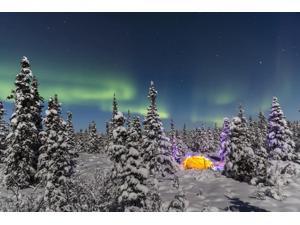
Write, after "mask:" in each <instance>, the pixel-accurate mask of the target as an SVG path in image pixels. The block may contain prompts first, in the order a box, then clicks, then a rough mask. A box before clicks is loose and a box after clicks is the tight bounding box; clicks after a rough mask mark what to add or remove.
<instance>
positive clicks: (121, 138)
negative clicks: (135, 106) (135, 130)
mask: <svg viewBox="0 0 300 225" xmlns="http://www.w3.org/2000/svg"><path fill="white" fill-rule="evenodd" d="M112 122H113V125H114V126H113V127H114V129H113V130H112V139H111V141H110V143H109V147H108V149H109V152H110V153H111V154H110V156H111V160H112V161H113V162H114V163H116V164H117V165H118V163H119V162H120V158H121V155H122V154H124V152H125V151H126V140H127V130H126V128H125V127H124V124H125V118H124V116H123V114H122V113H121V112H117V113H116V115H115V116H114V118H113V121H112ZM115 169H116V171H115V172H116V173H117V172H119V169H121V168H118V167H116V168H115Z"/></svg>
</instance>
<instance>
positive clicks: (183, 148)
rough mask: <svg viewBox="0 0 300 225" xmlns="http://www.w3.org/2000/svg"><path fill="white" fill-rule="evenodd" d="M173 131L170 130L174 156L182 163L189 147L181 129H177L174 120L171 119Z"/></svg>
mask: <svg viewBox="0 0 300 225" xmlns="http://www.w3.org/2000/svg"><path fill="white" fill-rule="evenodd" d="M170 125H171V131H170V141H171V145H172V156H173V158H174V159H175V161H176V162H178V163H181V161H182V160H183V159H184V157H185V155H186V153H187V150H188V147H187V145H186V144H185V143H184V142H183V140H182V138H181V136H180V134H179V131H178V130H175V124H174V121H173V120H171V124H170Z"/></svg>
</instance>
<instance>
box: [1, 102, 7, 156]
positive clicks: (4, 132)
mask: <svg viewBox="0 0 300 225" xmlns="http://www.w3.org/2000/svg"><path fill="white" fill-rule="evenodd" d="M4 115H5V110H4V106H3V102H2V101H0V162H3V160H4V158H5V151H6V148H7V143H6V137H7V135H8V133H9V129H8V125H7V123H6V122H5V120H4Z"/></svg>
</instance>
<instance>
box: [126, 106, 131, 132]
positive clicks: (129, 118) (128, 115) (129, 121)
mask: <svg viewBox="0 0 300 225" xmlns="http://www.w3.org/2000/svg"><path fill="white" fill-rule="evenodd" d="M126 126H127V128H128V129H129V128H130V126H131V114H130V110H128V113H127V119H126Z"/></svg>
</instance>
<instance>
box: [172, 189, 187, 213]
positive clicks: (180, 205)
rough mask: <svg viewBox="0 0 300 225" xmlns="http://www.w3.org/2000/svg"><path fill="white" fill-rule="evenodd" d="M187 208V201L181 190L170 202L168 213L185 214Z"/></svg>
mask: <svg viewBox="0 0 300 225" xmlns="http://www.w3.org/2000/svg"><path fill="white" fill-rule="evenodd" d="M186 208H187V201H186V197H185V194H184V193H183V191H182V190H180V191H179V193H178V194H176V195H175V197H174V199H173V200H172V201H171V202H170V204H169V206H168V209H167V211H168V212H185V211H186Z"/></svg>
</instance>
